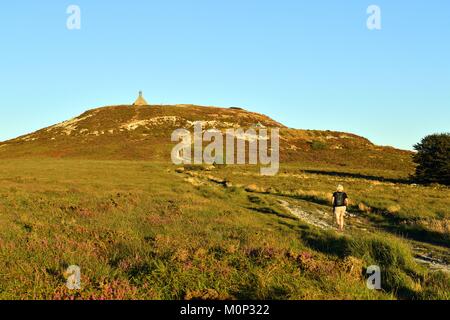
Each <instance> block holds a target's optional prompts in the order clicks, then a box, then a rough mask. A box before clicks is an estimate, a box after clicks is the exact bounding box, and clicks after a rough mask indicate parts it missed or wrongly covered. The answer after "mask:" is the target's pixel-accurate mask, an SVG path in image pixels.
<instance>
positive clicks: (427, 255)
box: [185, 171, 450, 272]
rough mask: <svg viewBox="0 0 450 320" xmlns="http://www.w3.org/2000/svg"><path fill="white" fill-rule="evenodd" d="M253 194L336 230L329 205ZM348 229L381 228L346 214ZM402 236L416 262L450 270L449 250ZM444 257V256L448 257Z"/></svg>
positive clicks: (192, 176)
mask: <svg viewBox="0 0 450 320" xmlns="http://www.w3.org/2000/svg"><path fill="white" fill-rule="evenodd" d="M185 174H187V175H188V177H189V178H187V179H186V181H187V182H189V183H192V184H194V185H198V184H202V183H206V184H211V185H221V186H223V187H227V183H226V182H225V180H223V179H219V178H215V177H212V176H204V175H202V174H198V173H193V172H189V171H188V172H185ZM251 193H260V194H264V195H265V196H270V197H273V198H275V199H276V200H277V201H278V203H279V204H280V205H281V207H283V208H284V209H285V210H286V211H287V212H289V213H290V214H292V215H293V216H295V217H297V218H298V219H300V220H302V221H304V222H306V223H308V224H311V225H313V226H315V227H318V228H321V229H324V230H337V228H336V226H335V224H334V217H333V215H332V213H331V210H330V208H329V207H326V206H323V205H320V204H311V203H308V205H306V203H305V202H306V200H294V199H289V200H286V198H283V197H282V196H279V195H271V194H267V193H266V192H258V191H253V192H251ZM346 230H347V232H349V233H352V231H355V230H356V231H362V232H377V231H380V230H379V228H377V226H376V225H374V224H373V223H371V222H370V221H368V220H367V219H364V218H361V217H356V216H352V215H349V216H347V219H346ZM402 239H403V240H405V241H408V242H409V243H410V244H411V247H412V250H413V254H414V259H415V260H416V262H417V263H420V264H422V265H424V266H426V267H427V268H428V269H430V270H433V271H437V270H440V271H444V272H450V265H449V264H448V263H447V262H446V261H450V259H449V253H448V250H446V249H443V248H442V247H437V246H433V245H429V244H425V243H421V242H417V241H413V240H410V239H405V238H402ZM443 257H445V259H444V258H443Z"/></svg>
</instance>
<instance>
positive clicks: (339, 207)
mask: <svg viewBox="0 0 450 320" xmlns="http://www.w3.org/2000/svg"><path fill="white" fill-rule="evenodd" d="M332 203H333V212H334V215H335V216H336V222H337V225H338V226H339V230H340V231H343V230H344V216H345V212H346V211H347V205H348V197H347V194H346V193H345V192H344V187H343V186H342V185H338V187H337V191H336V192H335V193H333V199H332Z"/></svg>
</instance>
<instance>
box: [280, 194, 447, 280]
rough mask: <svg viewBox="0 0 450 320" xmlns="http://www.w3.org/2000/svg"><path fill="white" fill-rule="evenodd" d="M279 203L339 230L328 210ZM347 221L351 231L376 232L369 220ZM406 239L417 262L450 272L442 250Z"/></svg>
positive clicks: (314, 222)
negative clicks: (442, 257) (307, 208)
mask: <svg viewBox="0 0 450 320" xmlns="http://www.w3.org/2000/svg"><path fill="white" fill-rule="evenodd" d="M278 203H279V204H280V205H281V206H282V207H283V208H284V209H285V210H287V211H288V212H289V213H291V214H292V215H293V216H296V217H297V218H298V219H300V220H302V221H304V222H306V223H309V224H311V225H314V226H316V227H319V228H321V229H327V230H337V228H336V226H334V225H333V221H334V220H333V217H332V214H331V213H327V212H326V211H323V210H320V209H316V210H305V209H304V208H302V207H301V205H300V204H299V203H295V204H293V203H292V202H291V201H286V200H281V199H278ZM346 223H347V230H349V232H350V233H351V230H352V229H356V230H360V231H369V230H372V231H375V232H376V227H375V226H373V225H371V224H370V223H369V222H368V221H364V222H362V221H361V220H360V219H359V218H356V217H350V218H347V219H346ZM404 240H406V241H408V242H410V243H411V244H412V250H413V254H414V259H415V260H416V262H418V263H420V264H422V265H424V266H426V267H427V268H429V269H430V270H434V271H437V270H440V271H445V272H450V265H449V264H447V263H446V262H445V261H444V260H443V259H441V258H439V256H442V254H443V253H442V252H438V250H437V249H433V248H432V247H431V246H424V245H423V244H421V243H418V242H416V241H410V240H407V239H404ZM444 254H445V253H444ZM447 254H448V253H447Z"/></svg>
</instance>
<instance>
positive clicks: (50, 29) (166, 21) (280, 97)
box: [0, 0, 450, 149]
mask: <svg viewBox="0 0 450 320" xmlns="http://www.w3.org/2000/svg"><path fill="white" fill-rule="evenodd" d="M70 4H75V5H78V6H79V7H80V8H81V30H72V31H71V30H68V29H67V28H66V20H67V18H68V15H67V13H66V9H67V7H68V6H69V5H70ZM372 4H375V5H378V6H379V7H380V8H381V18H382V29H381V30H376V31H374V30H373V31H370V30H368V29H367V27H366V20H367V17H368V15H367V13H366V9H367V7H368V6H369V5H372ZM0 39H1V51H0V88H1V89H0V140H6V139H9V138H13V137H16V136H18V135H21V134H25V133H28V132H31V131H34V130H37V129H40V128H42V127H44V126H48V125H51V124H54V123H57V122H60V121H63V120H66V119H68V118H71V117H74V116H77V115H79V114H80V113H82V112H84V111H85V110H86V109H90V108H94V107H99V106H103V105H111V104H122V103H124V104H125V103H131V102H133V100H134V99H135V96H136V95H137V91H139V90H143V91H144V93H145V96H146V98H147V100H149V101H150V102H151V103H164V104H175V103H193V104H200V105H215V106H225V107H229V106H241V107H244V108H246V109H248V110H251V111H256V112H260V113H264V114H267V115H269V116H271V117H272V118H274V119H275V120H277V121H280V122H282V123H284V124H285V125H287V126H290V127H294V128H304V129H329V130H337V131H346V132H352V133H356V134H359V135H362V136H365V137H367V138H369V139H370V140H372V141H373V142H374V143H377V144H382V145H392V146H396V147H399V148H403V149H411V148H412V145H413V144H414V143H416V142H418V141H419V140H420V139H421V138H422V137H423V136H425V135H427V134H430V133H434V132H448V131H450V1H448V0H427V1H425V0H417V1H412V0H409V1H405V0H396V1H392V0H390V1H384V0H383V1H382V0H371V1H364V0H345V1H344V0H339V1H338V0H327V1H325V0H315V1H301V0H277V1H275V0H272V1H264V0H226V1H225V0H223V1H218V0H190V1H186V0H160V1H154V0H147V1H137V0H129V1H120V2H119V1H104V0H95V1H93V0H89V1H85V0H73V1H70V2H69V1H32V0H29V1H23V0H16V1H9V2H4V3H2V4H0Z"/></svg>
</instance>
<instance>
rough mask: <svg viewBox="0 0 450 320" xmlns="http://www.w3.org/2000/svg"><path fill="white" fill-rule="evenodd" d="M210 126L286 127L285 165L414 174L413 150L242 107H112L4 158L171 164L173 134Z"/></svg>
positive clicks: (34, 138)
mask: <svg viewBox="0 0 450 320" xmlns="http://www.w3.org/2000/svg"><path fill="white" fill-rule="evenodd" d="M194 121H203V122H204V128H217V129H221V130H223V129H226V128H238V127H241V128H246V129H247V128H250V127H253V126H255V125H262V126H265V127H271V128H273V127H277V128H280V133H281V137H280V157H281V161H282V162H293V161H303V162H311V163H317V162H319V163H320V162H323V163H327V164H332V165H336V166H351V167H355V166H356V167H358V166H360V167H370V168H376V169H391V170H398V169H400V170H410V169H411V168H412V163H411V160H410V152H407V151H401V150H397V149H394V148H389V147H379V146H376V145H374V144H372V143H371V142H370V141H369V140H367V139H365V138H363V137H360V136H357V135H354V134H349V133H342V132H332V131H316V130H297V129H290V128H287V127H285V126H284V125H282V124H280V123H278V122H276V121H274V120H272V119H270V118H269V117H267V116H265V115H261V114H258V113H254V112H249V111H246V110H243V109H239V108H216V107H201V106H194V105H175V106H160V105H154V106H126V105H123V106H111V107H103V108H97V109H92V110H89V111H86V112H85V113H83V114H81V115H80V116H78V117H76V118H74V119H71V120H68V121H65V122H62V123H59V124H56V125H54V126H51V127H48V128H44V129H41V130H38V131H36V132H34V133H31V134H27V135H25V136H21V137H18V138H16V139H12V140H9V141H6V142H3V143H0V158H29V157H55V158H85V159H114V160H169V159H170V151H171V149H172V147H173V146H174V145H175V144H174V143H173V142H171V141H170V135H171V133H172V131H173V130H175V129H178V128H186V129H190V130H192V129H193V122H194Z"/></svg>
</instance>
